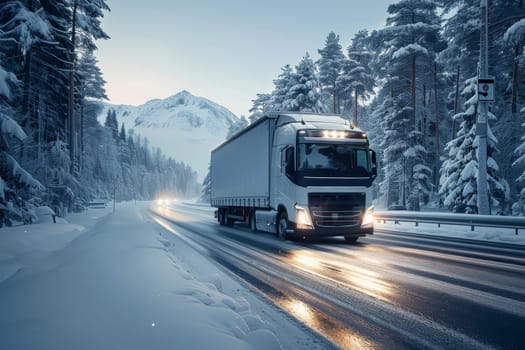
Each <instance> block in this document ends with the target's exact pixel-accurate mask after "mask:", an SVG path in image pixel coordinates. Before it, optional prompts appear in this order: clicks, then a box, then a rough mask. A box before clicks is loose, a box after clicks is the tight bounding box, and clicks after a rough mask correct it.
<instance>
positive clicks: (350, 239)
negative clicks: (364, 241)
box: [345, 236, 359, 244]
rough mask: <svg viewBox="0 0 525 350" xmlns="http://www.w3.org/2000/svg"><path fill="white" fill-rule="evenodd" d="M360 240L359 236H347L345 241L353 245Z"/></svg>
mask: <svg viewBox="0 0 525 350" xmlns="http://www.w3.org/2000/svg"><path fill="white" fill-rule="evenodd" d="M358 238H359V236H345V241H346V242H347V243H350V244H352V243H355V242H357V239H358Z"/></svg>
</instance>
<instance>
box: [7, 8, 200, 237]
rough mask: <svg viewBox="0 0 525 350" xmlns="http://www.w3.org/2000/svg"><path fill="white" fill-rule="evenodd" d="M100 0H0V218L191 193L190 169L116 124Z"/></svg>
mask: <svg viewBox="0 0 525 350" xmlns="http://www.w3.org/2000/svg"><path fill="white" fill-rule="evenodd" d="M109 10H110V8H109V6H108V4H107V2H106V1H105V0H20V1H1V2H0V227H2V226H3V225H12V224H14V223H31V222H35V221H36V220H37V217H36V215H35V208H37V207H38V206H42V205H46V206H49V207H50V208H52V209H53V210H54V211H55V213H56V214H57V215H59V216H65V215H66V214H67V213H68V212H70V211H72V210H73V209H75V210H81V209H82V207H83V206H84V205H85V203H87V202H89V201H91V200H94V199H97V200H105V201H107V200H110V199H112V198H113V196H115V198H116V200H147V199H148V200H149V199H153V198H155V196H158V195H160V194H164V195H172V196H193V195H195V194H196V193H198V184H197V175H196V173H195V172H194V171H193V170H192V169H191V168H190V167H189V166H187V165H186V164H184V163H182V162H178V161H176V160H174V159H171V158H168V157H166V156H165V155H163V154H162V152H161V151H160V150H159V149H152V147H150V146H149V144H148V140H147V139H144V138H141V137H140V135H136V134H134V133H133V131H132V130H128V131H127V130H125V128H124V126H123V125H122V126H120V127H119V125H118V122H117V120H116V117H115V114H114V112H112V111H110V112H108V115H107V116H106V121H105V123H104V125H101V124H100V123H99V122H98V121H97V116H98V115H99V114H100V111H101V109H102V105H101V104H100V101H101V100H106V99H107V96H106V92H105V88H104V85H105V81H104V79H103V77H102V72H101V71H100V68H99V67H98V62H97V59H96V57H95V52H96V50H97V45H96V42H97V40H107V39H109V35H108V34H107V33H105V31H104V30H103V29H102V27H101V18H102V17H103V16H104V13H105V12H107V11H109Z"/></svg>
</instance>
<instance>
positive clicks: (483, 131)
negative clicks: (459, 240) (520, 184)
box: [476, 0, 494, 215]
mask: <svg viewBox="0 0 525 350" xmlns="http://www.w3.org/2000/svg"><path fill="white" fill-rule="evenodd" d="M480 7H481V31H480V32H481V35H480V52H479V65H480V67H479V76H478V78H479V80H478V109H479V111H478V118H477V124H476V134H477V136H478V141H479V142H478V166H479V169H478V178H477V187H478V195H477V204H478V213H479V214H482V215H489V214H490V206H489V196H488V186H487V125H488V107H489V106H488V104H489V101H488V98H486V97H488V94H489V91H488V89H490V87H488V86H487V88H486V89H482V90H485V91H481V94H480V87H481V86H483V87H485V86H486V85H483V83H481V81H482V80H485V81H486V80H489V79H490V78H489V77H488V47H487V46H488V23H487V21H488V20H487V13H488V11H487V0H481V3H480ZM493 86H494V84H492V87H493ZM485 94H487V95H485Z"/></svg>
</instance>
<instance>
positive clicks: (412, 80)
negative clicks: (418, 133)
mask: <svg viewBox="0 0 525 350" xmlns="http://www.w3.org/2000/svg"><path fill="white" fill-rule="evenodd" d="M410 85H411V93H410V105H411V106H412V125H414V126H416V56H415V55H413V56H412V67H411V69H410Z"/></svg>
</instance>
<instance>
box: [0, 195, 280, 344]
mask: <svg viewBox="0 0 525 350" xmlns="http://www.w3.org/2000/svg"><path fill="white" fill-rule="evenodd" d="M97 212H98V210H92V211H88V212H87V213H82V214H80V215H79V216H77V217H73V216H72V217H71V218H70V219H71V221H74V222H77V224H68V223H63V224H56V225H53V224H40V225H31V226H24V227H19V228H13V229H7V230H6V229H1V230H0V237H1V238H0V239H1V241H0V247H1V249H2V256H1V260H0V268H1V269H3V270H6V269H7V267H8V265H13V264H14V263H16V264H18V268H15V269H11V273H8V274H4V278H2V279H1V281H2V282H0V310H2V312H1V313H0V348H1V349H229V350H235V349H250V348H256V349H280V348H282V346H281V343H280V342H279V341H278V340H277V338H276V336H275V332H274V330H273V325H271V324H268V323H266V322H265V321H263V319H262V318H261V316H260V315H259V314H258V313H257V312H255V311H253V310H252V307H251V305H250V303H249V302H248V301H247V299H246V298H245V297H243V296H242V295H235V297H233V296H230V295H228V294H226V293H225V291H224V283H225V275H224V273H223V272H220V271H219V270H218V269H216V268H215V267H214V266H213V265H211V262H210V261H208V260H205V259H204V258H203V257H202V256H200V255H199V254H198V253H197V252H195V251H192V250H191V249H188V247H187V246H184V247H183V246H180V245H182V241H177V240H172V239H170V236H172V235H171V234H169V233H167V231H166V230H164V229H162V228H161V227H160V226H158V225H157V224H156V223H153V222H151V221H150V219H149V218H148V216H147V215H145V214H144V212H145V211H144V207H142V208H141V205H140V204H139V205H138V206H134V205H132V204H125V205H123V206H119V207H118V208H117V211H116V213H114V214H111V215H109V216H106V217H103V218H100V216H103V215H99V217H98V218H95V219H96V220H95V219H93V218H90V217H89V215H92V214H93V213H97ZM106 213H107V210H106ZM68 219H69V218H68ZM90 219H91V221H90ZM97 220H98V222H96V221H97ZM86 222H92V223H91V226H92V229H90V230H86V231H85V232H84V233H83V234H81V235H80V232H82V230H83V229H85V227H87V226H89V225H87V224H86ZM95 223H96V224H95ZM82 224H83V225H82ZM66 236H67V238H66ZM73 237H76V239H74V240H72V239H73ZM175 245H177V246H175ZM64 246H65V249H62V248H64ZM37 251H42V252H47V253H48V254H40V256H39V259H26V256H29V257H31V256H34V255H35V254H36V253H37ZM51 252H52V253H51ZM199 259H200V260H199ZM189 262H191V266H192V267H191V268H190V267H189V265H188V263H189ZM210 266H211V267H210ZM13 272H14V274H13ZM221 274H222V275H221ZM7 277H9V278H7ZM6 278H7V279H6ZM230 280H231V279H230ZM232 281H233V280H231V281H230V282H226V284H227V287H228V289H229V290H231V289H232V288H235V290H240V289H241V287H240V286H239V285H238V284H237V285H236V286H235V287H232V283H233V282H232ZM250 294H251V293H250ZM266 308H267V309H268V307H266ZM284 328H286V325H285V326H284Z"/></svg>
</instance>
